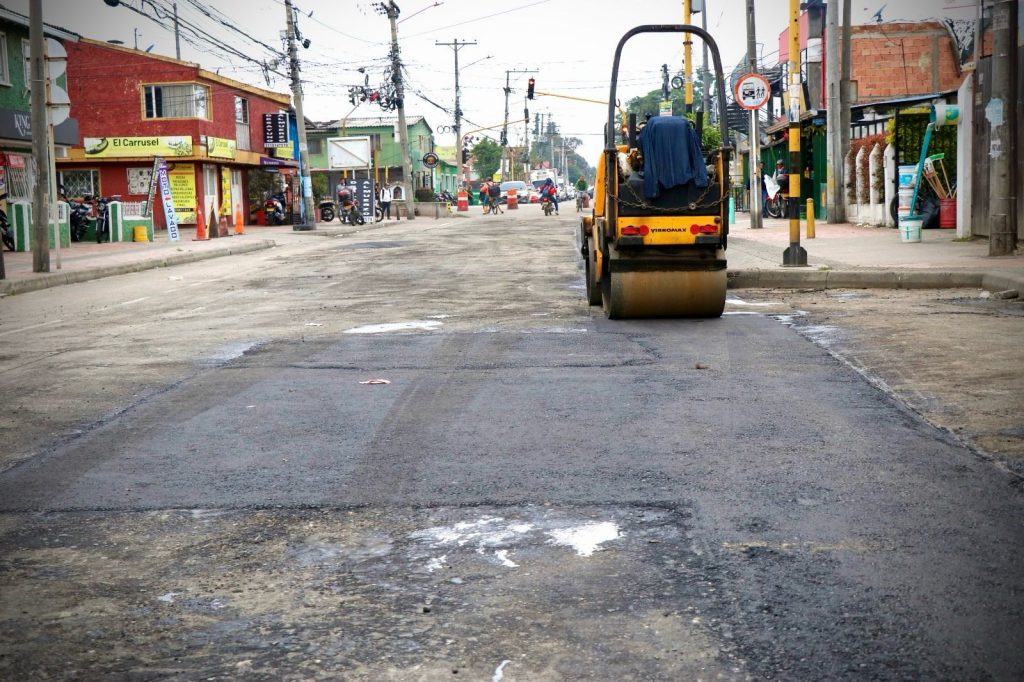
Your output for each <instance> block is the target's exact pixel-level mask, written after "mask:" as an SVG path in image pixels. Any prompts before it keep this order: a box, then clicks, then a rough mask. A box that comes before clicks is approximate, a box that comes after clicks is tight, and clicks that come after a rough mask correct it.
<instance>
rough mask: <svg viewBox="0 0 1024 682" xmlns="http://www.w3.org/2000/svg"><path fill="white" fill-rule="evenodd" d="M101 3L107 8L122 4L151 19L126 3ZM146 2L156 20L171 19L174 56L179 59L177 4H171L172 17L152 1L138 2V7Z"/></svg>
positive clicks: (119, 0)
mask: <svg viewBox="0 0 1024 682" xmlns="http://www.w3.org/2000/svg"><path fill="white" fill-rule="evenodd" d="M103 2H104V4H106V5H107V7H117V6H118V5H122V4H123V5H124V6H125V7H127V8H128V9H130V10H131V11H133V12H135V13H136V14H141V15H142V16H144V17H146V18H147V19H152V17H150V16H149V15H148V14H146V13H145V12H143V11H142V10H141V9H135V8H134V7H133V6H131V5H129V4H127V3H122V2H121V0H103ZM147 2H148V3H149V5H150V6H151V7H152V8H153V12H154V13H155V14H156V16H157V18H158V19H168V18H173V19H174V56H175V57H176V58H177V59H181V35H180V33H179V31H178V3H177V2H172V3H171V7H172V8H173V10H174V13H173V16H172V15H169V14H166V13H165V12H164V11H163V10H161V9H160V7H158V6H157V4H156V3H155V2H153V0H139V6H140V7H145V6H146V3H147ZM138 47H139V46H138V45H136V46H135V49H138Z"/></svg>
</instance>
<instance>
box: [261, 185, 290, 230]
mask: <svg viewBox="0 0 1024 682" xmlns="http://www.w3.org/2000/svg"><path fill="white" fill-rule="evenodd" d="M284 201H285V199H284V195H283V194H281V193H280V192H278V193H277V194H271V195H270V196H269V197H267V200H266V201H264V202H263V213H264V215H265V216H266V218H267V224H268V225H284Z"/></svg>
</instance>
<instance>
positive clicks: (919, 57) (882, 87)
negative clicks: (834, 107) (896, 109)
mask: <svg viewBox="0 0 1024 682" xmlns="http://www.w3.org/2000/svg"><path fill="white" fill-rule="evenodd" d="M850 51H851V58H852V63H851V74H850V76H851V78H852V79H853V80H854V81H855V82H856V101H857V102H871V101H874V100H887V99H898V98H901V97H911V96H914V95H923V94H930V93H935V92H948V91H950V90H956V89H957V88H958V87H960V83H961V82H962V81H963V74H961V73H960V65H959V63H958V59H957V49H956V46H955V45H954V43H953V38H952V36H950V34H949V31H947V30H946V29H945V27H944V26H943V25H942V24H940V23H938V22H935V21H926V22H920V23H905V24H866V25H863V26H851V27H850Z"/></svg>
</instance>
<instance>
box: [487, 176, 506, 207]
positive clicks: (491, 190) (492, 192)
mask: <svg viewBox="0 0 1024 682" xmlns="http://www.w3.org/2000/svg"><path fill="white" fill-rule="evenodd" d="M487 197H488V200H489V201H490V204H491V212H492V213H503V212H504V211H502V210H501V185H499V184H498V183H496V182H492V183H489V184H488V186H487Z"/></svg>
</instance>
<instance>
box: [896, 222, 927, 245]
mask: <svg viewBox="0 0 1024 682" xmlns="http://www.w3.org/2000/svg"><path fill="white" fill-rule="evenodd" d="M923 222H924V221H923V220H922V219H921V218H917V217H914V218H911V217H909V216H900V241H901V242H904V243H907V244H912V243H915V242H919V241H921V225H922V223H923Z"/></svg>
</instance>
